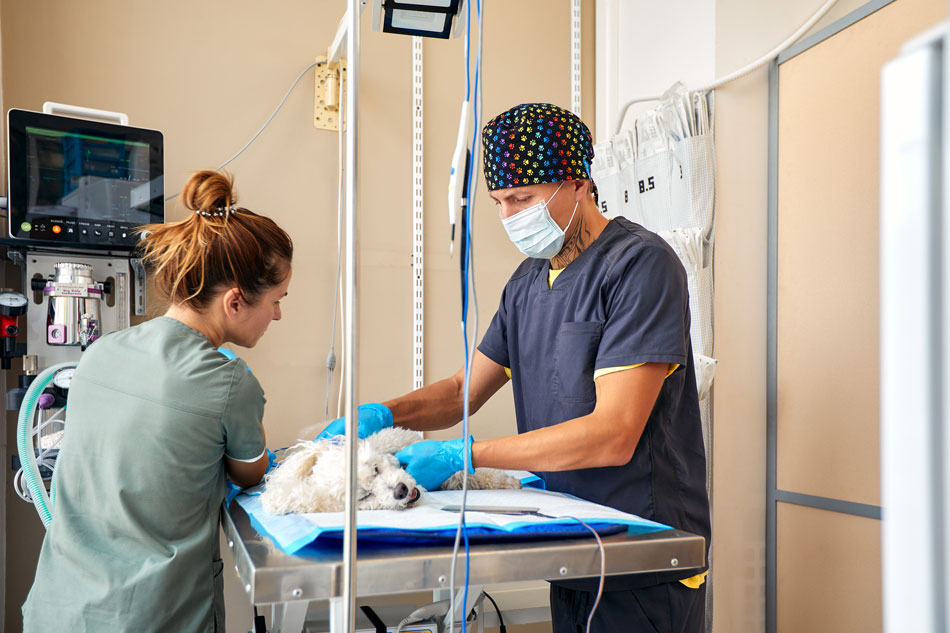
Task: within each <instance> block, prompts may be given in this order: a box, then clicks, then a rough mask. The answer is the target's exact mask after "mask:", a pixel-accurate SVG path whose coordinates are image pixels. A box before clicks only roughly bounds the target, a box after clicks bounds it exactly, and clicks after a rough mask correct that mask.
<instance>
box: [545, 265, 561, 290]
mask: <svg viewBox="0 0 950 633" xmlns="http://www.w3.org/2000/svg"><path fill="white" fill-rule="evenodd" d="M563 272H564V269H563V268H558V269H557V270H555V269H553V268H549V269H548V290H550V289H551V288H553V287H554V280H555V279H557V276H558V275H560V274H561V273H563Z"/></svg>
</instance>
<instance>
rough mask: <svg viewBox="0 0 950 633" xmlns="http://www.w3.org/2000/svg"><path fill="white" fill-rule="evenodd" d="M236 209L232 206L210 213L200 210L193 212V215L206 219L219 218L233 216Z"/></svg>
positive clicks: (219, 208)
mask: <svg viewBox="0 0 950 633" xmlns="http://www.w3.org/2000/svg"><path fill="white" fill-rule="evenodd" d="M237 209H238V208H237V207H236V206H235V205H233V204H232V205H231V206H230V207H218V210H217V211H212V212H210V213H209V212H208V211H202V210H201V209H197V210H196V211H195V214H196V215H200V216H203V217H206V218H220V217H222V216H225V215H234V213H235V212H236V211H237Z"/></svg>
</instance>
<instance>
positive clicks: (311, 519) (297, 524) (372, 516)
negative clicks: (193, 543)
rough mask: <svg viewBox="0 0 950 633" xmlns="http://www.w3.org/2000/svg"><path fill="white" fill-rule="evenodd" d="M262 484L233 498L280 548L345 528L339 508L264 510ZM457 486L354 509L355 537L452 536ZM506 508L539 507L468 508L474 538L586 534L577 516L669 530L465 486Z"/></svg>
mask: <svg viewBox="0 0 950 633" xmlns="http://www.w3.org/2000/svg"><path fill="white" fill-rule="evenodd" d="M260 491H261V487H258V488H252V489H250V490H248V491H247V492H245V493H244V494H241V495H239V496H238V497H237V498H236V502H237V503H239V504H240V505H241V507H242V508H244V511H245V512H247V514H248V515H249V516H250V518H251V523H252V524H253V525H254V527H255V529H257V531H258V532H260V533H261V534H264V535H266V536H269V537H271V538H272V539H273V540H274V542H275V543H276V544H277V546H278V547H280V549H282V550H283V551H284V552H287V553H288V554H293V553H294V552H296V551H298V550H299V549H301V548H302V547H305V546H307V545H309V544H310V543H313V542H315V541H317V540H318V539H321V540H323V541H327V542H334V543H335V542H336V541H338V540H339V539H340V538H341V537H342V534H343V531H344V513H343V512H314V513H308V514H285V515H273V514H267V513H266V512H264V510H263V509H262V508H261V502H260ZM461 501H462V491H461V490H439V491H434V492H424V493H423V495H422V498H421V499H420V500H419V502H418V503H416V505H414V506H413V507H412V508H409V509H408V510H360V511H358V512H357V513H356V523H357V537H358V538H361V539H362V538H371V539H373V540H382V541H392V542H402V543H406V542H412V541H413V540H418V541H419V542H420V543H423V542H430V543H431V542H433V541H438V540H447V539H454V537H455V530H456V527H457V525H458V520H459V514H458V512H452V511H448V510H443V509H442V508H443V507H444V506H451V505H458V504H460V503H461ZM472 506H505V507H529V508H538V514H539V515H545V516H538V515H537V514H530V515H529V514H516V515H509V514H497V513H486V512H472V511H470V510H469V511H466V513H465V524H466V528H467V530H468V531H469V535H470V537H472V538H475V540H486V539H494V540H500V539H505V538H551V537H565V536H574V537H576V536H583V534H584V533H586V534H590V532H588V531H587V529H586V528H584V527H583V526H582V525H580V523H579V522H577V521H576V520H574V519H573V518H570V517H576V518H578V519H581V520H583V521H584V522H585V523H587V524H588V525H590V526H591V527H593V528H594V529H596V530H597V531H598V532H601V533H611V532H617V531H627V532H632V533H637V534H640V533H645V532H655V531H659V530H668V529H671V528H670V527H669V526H667V525H663V524H662V523H656V522H655V521H649V520H647V519H643V518H641V517H638V516H636V515H633V514H628V513H626V512H621V511H619V510H615V509H613V508H609V507H607V506H602V505H599V504H596V503H592V502H590V501H585V500H583V499H578V498H576V497H572V496H570V495H566V494H563V493H559V492H551V491H547V490H536V489H532V488H522V489H521V490H469V491H468V496H467V498H466V507H472Z"/></svg>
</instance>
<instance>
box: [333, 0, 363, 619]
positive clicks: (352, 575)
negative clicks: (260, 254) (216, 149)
mask: <svg viewBox="0 0 950 633" xmlns="http://www.w3.org/2000/svg"><path fill="white" fill-rule="evenodd" d="M360 5H361V0H348V2H347V11H346V18H345V20H346V59H347V67H348V68H347V81H346V111H345V114H344V118H343V121H342V122H341V124H342V125H344V126H345V133H346V211H345V215H346V219H345V227H346V264H345V271H346V294H345V303H346V320H345V322H344V324H343V347H344V350H345V354H346V358H347V361H348V362H347V363H346V370H345V372H344V375H343V376H342V379H343V380H344V381H345V398H346V402H345V405H344V415H345V416H346V422H347V424H346V448H347V450H346V499H345V503H344V508H343V509H344V532H343V596H342V598H339V597H337V598H332V599H331V600H330V618H331V630H333V631H340V630H342V631H345V632H346V633H353V632H354V631H355V630H356V465H357V448H358V447H357V438H358V433H357V429H358V428H359V419H358V412H357V404H356V403H357V395H356V366H357V357H356V349H357V346H356V323H357V312H356V310H357V306H356V303H357V301H356V292H357V287H356V275H357V266H356V264H357V262H356V253H357V250H356V208H357V206H356V205H357V182H356V175H357V167H356V165H357V155H356V152H357V128H358V125H359V119H358V107H357V104H358V103H359V82H360V57H359V55H360V9H361V6H360ZM340 623H342V625H343V626H342V629H341V628H340V627H339V624H340Z"/></svg>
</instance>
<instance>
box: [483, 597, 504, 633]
mask: <svg viewBox="0 0 950 633" xmlns="http://www.w3.org/2000/svg"><path fill="white" fill-rule="evenodd" d="M482 593H483V594H485V597H486V598H488V600H489V601H490V602H491V603H492V606H493V607H495V613H497V614H498V633H508V629H506V628H505V619H504V618H503V617H501V609H499V608H498V603H497V602H495V599H494V598H492V597H491V596H490V595H488V592H487V591H482Z"/></svg>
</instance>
